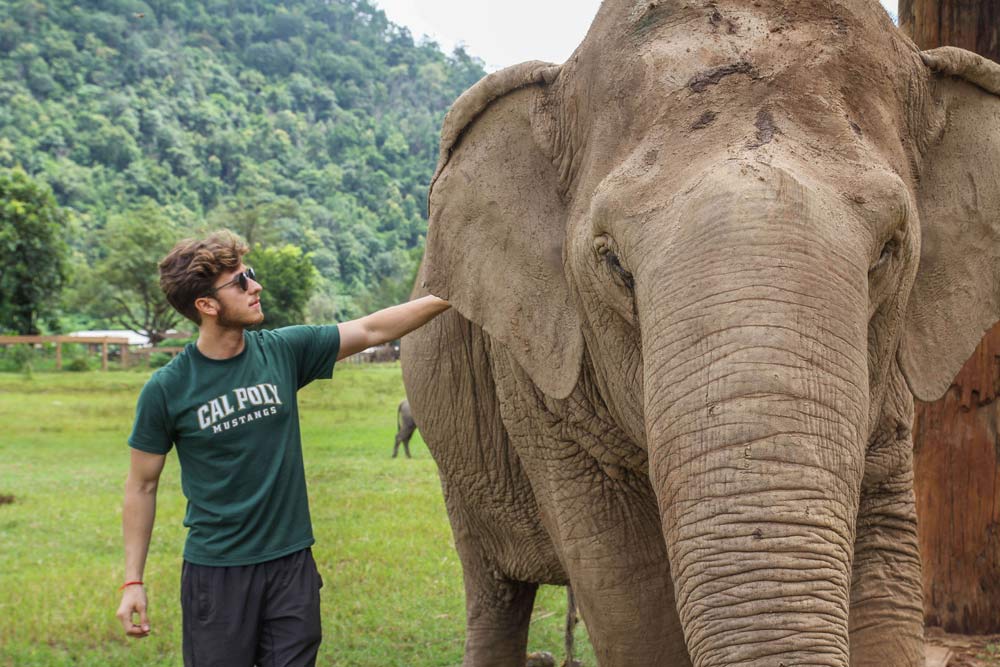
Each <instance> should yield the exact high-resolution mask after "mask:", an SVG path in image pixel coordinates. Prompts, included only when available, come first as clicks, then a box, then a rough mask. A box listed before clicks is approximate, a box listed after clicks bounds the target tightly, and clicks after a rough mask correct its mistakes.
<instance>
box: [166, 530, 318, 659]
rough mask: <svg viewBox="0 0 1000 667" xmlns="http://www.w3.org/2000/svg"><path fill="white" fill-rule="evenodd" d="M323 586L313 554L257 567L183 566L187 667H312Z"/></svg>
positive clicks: (307, 552)
mask: <svg viewBox="0 0 1000 667" xmlns="http://www.w3.org/2000/svg"><path fill="white" fill-rule="evenodd" d="M322 586H323V580H322V579H321V578H320V576H319V572H318V571H317V570H316V561H314V560H313V556H312V550H310V549H303V550H302V551H297V552H295V553H293V554H289V555H287V556H284V557H282V558H278V559H275V560H271V561H267V562H265V563H257V564H255V565H238V566H232V567H210V566H207V565H195V564H194V563H189V562H187V561H185V562H184V568H183V570H182V572H181V611H182V613H183V617H184V665H185V667H252V666H253V665H256V666H257V667H302V666H309V667H312V666H313V665H315V664H316V653H317V652H318V651H319V643H320V637H321V630H320V612H319V589H320V588H322Z"/></svg>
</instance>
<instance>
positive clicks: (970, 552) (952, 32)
mask: <svg viewBox="0 0 1000 667" xmlns="http://www.w3.org/2000/svg"><path fill="white" fill-rule="evenodd" d="M899 19H900V26H901V27H902V28H903V29H904V30H905V31H906V32H907V33H908V34H909V35H910V37H911V38H912V39H913V41H914V42H916V44H917V46H918V47H920V48H921V49H931V48H936V47H939V46H958V47H961V48H964V49H967V50H969V51H975V52H977V53H979V54H980V55H983V56H986V57H988V58H991V59H993V60H998V61H1000V0H900V2H899ZM998 393H1000V325H998V326H995V327H993V329H991V330H990V331H989V332H988V333H987V334H986V337H985V338H983V340H982V342H981V343H980V344H979V347H978V348H976V351H975V353H974V354H973V356H972V357H971V358H970V359H969V361H968V362H966V364H965V366H964V367H963V368H962V370H961V372H960V373H959V375H958V377H957V378H955V380H954V382H953V383H952V386H951V388H950V389H949V390H948V393H947V394H946V395H945V396H944V397H943V398H942V399H941V400H939V401H936V402H934V403H921V402H919V401H918V402H917V403H916V406H915V415H914V426H913V451H914V477H915V483H914V491H915V495H916V503H917V516H918V518H919V539H920V554H921V559H922V561H923V580H924V581H923V586H924V618H925V620H926V622H927V623H928V624H929V625H939V626H942V627H944V629H945V630H948V631H950V632H963V633H983V634H988V633H996V632H1000V436H998V433H1000V403H998V402H997V400H996V399H997V395H998Z"/></svg>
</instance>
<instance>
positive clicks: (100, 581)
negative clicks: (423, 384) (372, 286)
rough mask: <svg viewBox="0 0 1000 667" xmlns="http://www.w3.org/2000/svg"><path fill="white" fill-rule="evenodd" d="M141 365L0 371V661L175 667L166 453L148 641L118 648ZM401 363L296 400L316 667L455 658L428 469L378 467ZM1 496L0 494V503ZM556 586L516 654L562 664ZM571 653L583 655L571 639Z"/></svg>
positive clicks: (350, 372)
mask: <svg viewBox="0 0 1000 667" xmlns="http://www.w3.org/2000/svg"><path fill="white" fill-rule="evenodd" d="M148 375H149V371H119V372H114V371H113V372H109V373H100V372H89V373H47V372H36V373H34V375H33V376H32V377H31V378H30V379H27V378H25V377H24V376H22V375H20V374H14V373H0V429H2V430H0V502H2V503H3V504H0V667H14V666H17V667H23V666H30V667H49V666H54V665H86V666H91V665H92V666H94V667H97V666H101V667H107V666H115V665H143V666H144V667H147V666H166V665H170V666H176V665H180V664H182V660H181V654H180V644H181V630H180V628H181V619H180V608H179V603H178V591H179V586H180V582H179V579H180V569H181V549H182V546H183V541H184V528H183V526H182V525H181V520H182V518H183V513H184V499H183V497H182V496H181V492H180V480H179V475H178V467H177V460H176V457H175V456H174V455H173V454H171V455H170V456H169V457H168V460H167V466H166V469H165V471H164V476H163V479H162V481H161V485H160V492H159V498H158V508H157V521H156V528H155V531H154V533H153V543H152V546H151V548H150V555H149V559H148V562H147V566H146V574H145V580H146V582H147V589H148V592H149V597H150V620H151V623H152V626H153V634H152V635H151V636H150V637H149V638H147V639H144V640H141V641H129V640H126V639H125V637H124V635H123V633H122V630H121V626H120V625H119V624H118V621H117V619H115V617H114V613H115V611H116V609H117V607H118V602H119V599H120V594H119V593H118V590H117V587H118V585H119V584H120V583H121V581H122V573H123V564H122V559H123V555H122V546H121V500H122V497H121V496H122V488H123V485H124V480H125V475H126V472H127V464H128V446H127V445H126V443H125V439H126V438H127V436H128V434H129V431H130V428H131V421H132V415H133V409H134V406H135V398H136V396H137V394H138V392H139V390H140V389H141V387H142V385H143V383H144V382H145V380H146V378H147V377H148ZM403 395H404V394H403V387H402V381H401V378H400V370H399V366H398V365H395V364H386V365H375V366H353V365H344V366H341V367H339V368H338V369H337V372H336V373H335V376H334V380H333V381H332V382H315V383H313V384H312V385H310V386H309V387H307V388H306V389H304V390H303V391H302V392H301V393H300V395H299V396H300V406H301V414H302V432H303V440H304V449H305V458H306V474H307V476H308V483H309V492H310V502H311V507H312V514H313V524H314V530H315V533H316V540H317V543H316V545H315V546H314V547H313V552H314V554H315V557H316V560H317V562H318V564H319V568H320V572H321V574H322V575H323V579H324V582H325V586H324V588H323V629H324V643H323V647H322V649H321V652H320V660H319V664H320V665H351V666H354V665H357V666H372V667H374V666H376V665H377V666H379V667H383V666H386V665H410V666H415V667H422V666H427V667H430V666H432V665H440V666H444V665H458V664H460V662H461V655H462V644H463V641H464V639H463V637H464V616H465V614H464V604H463V593H462V575H461V567H460V566H459V562H458V557H457V555H456V554H455V550H454V546H453V544H452V536H451V530H450V528H449V527H448V521H447V517H446V515H445V511H444V503H443V501H442V498H441V489H440V486H439V483H438V478H437V472H436V469H435V467H434V462H433V460H432V459H431V458H430V455H429V453H428V452H427V449H426V447H425V446H424V445H423V442H422V441H420V439H419V436H417V437H415V438H414V441H413V442H412V443H411V450H412V452H413V455H414V459H413V460H406V459H404V458H399V459H391V458H390V454H391V451H392V441H393V434H394V433H395V408H396V404H397V403H398V401H399V400H400V399H401V398H402V397H403ZM5 496H13V502H3V500H4V498H2V497H5ZM564 613H565V594H564V591H563V589H561V588H555V587H544V588H543V589H542V590H541V591H540V593H539V597H538V601H537V602H536V605H535V614H534V618H533V621H532V629H531V638H530V647H529V648H530V650H547V651H550V652H551V653H553V654H554V655H555V656H556V658H557V661H560V662H561V660H562V645H563V630H562V626H563V615H564ZM577 639H578V641H577V652H578V654H580V653H582V656H580V657H582V659H583V660H584V663H585V664H587V665H594V664H595V661H594V659H593V655H592V653H591V649H590V646H589V644H588V643H587V641H586V639H585V631H584V629H583V628H582V627H581V628H580V629H579V630H578V631H577Z"/></svg>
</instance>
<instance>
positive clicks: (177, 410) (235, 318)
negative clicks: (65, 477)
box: [118, 232, 449, 667]
mask: <svg viewBox="0 0 1000 667" xmlns="http://www.w3.org/2000/svg"><path fill="white" fill-rule="evenodd" d="M246 252H247V247H246V246H245V245H244V244H243V243H242V242H241V241H240V240H239V239H238V238H237V237H236V236H234V235H232V234H230V233H229V232H218V233H215V234H213V235H211V236H209V237H208V238H206V239H202V240H192V239H188V240H185V241H181V242H180V243H178V244H177V245H176V246H175V247H174V249H173V250H172V251H171V252H170V254H169V255H167V257H166V258H165V259H164V260H163V261H162V262H160V286H161V287H162V288H163V291H164V292H165V293H166V296H167V300H168V301H169V302H170V304H171V305H172V306H173V307H174V308H176V309H177V310H178V311H179V312H180V313H181V314H182V315H184V316H185V317H187V318H188V319H190V320H192V321H193V322H195V324H197V325H198V340H197V342H196V343H192V344H189V345H188V346H187V347H186V348H185V349H184V351H183V352H182V353H181V354H179V355H177V357H176V358H175V359H174V360H173V361H171V362H170V363H169V364H168V365H167V366H165V367H163V368H162V369H160V370H158V371H157V372H156V373H154V374H153V376H152V377H151V378H150V380H149V382H147V383H146V386H145V387H144V388H143V390H142V393H141V394H140V396H139V401H138V404H137V407H136V417H135V425H134V427H133V431H132V435H131V436H130V437H129V445H131V448H132V449H131V457H132V458H131V465H130V467H129V474H128V480H127V482H126V484H125V504H124V509H123V514H122V529H123V533H124V538H125V583H124V584H123V586H122V600H121V605H120V606H119V608H118V618H119V620H120V621H121V623H122V626H123V627H124V629H125V634H126V635H128V636H130V637H145V636H146V635H148V634H149V632H150V624H149V619H148V615H147V607H146V605H147V601H146V592H145V589H144V587H143V583H142V575H143V569H144V567H145V562H146V554H147V552H148V549H149V540H150V535H151V533H152V530H153V518H154V515H155V511H156V489H157V483H158V480H159V478H160V472H161V471H162V470H163V464H164V459H165V457H166V454H167V452H168V451H170V448H171V447H172V446H176V447H177V457H178V460H179V461H180V466H181V485H182V488H183V491H184V495H185V497H186V498H187V500H188V507H187V514H186V516H185V518H184V524H185V525H186V526H187V527H188V529H189V531H188V537H187V542H186V544H185V547H184V567H183V571H182V575H181V610H182V614H183V626H184V627H183V638H184V639H183V652H184V664H185V665H187V666H188V667H191V666H192V665H198V667H203V666H205V667H207V666H208V665H220V666H221V665H225V666H226V667H230V666H232V667H239V666H246V667H249V666H250V665H254V664H256V665H260V666H264V665H266V666H267V667H271V666H272V665H274V666H277V665H282V666H287V667H292V666H298V665H313V664H315V661H316V653H317V651H318V649H319V643H320V614H319V588H320V587H321V586H322V580H321V579H320V576H319V573H318V572H317V571H316V564H315V562H314V561H313V558H312V553H311V551H310V545H312V544H313V542H314V540H313V534H312V525H311V523H310V519H309V506H308V501H307V498H306V485H305V474H304V471H303V466H302V448H301V439H300V435H299V416H298V407H297V403H296V392H297V391H298V390H299V389H301V388H302V387H304V386H305V385H307V384H308V383H310V382H311V381H313V380H315V379H318V378H329V377H330V376H331V375H332V373H333V365H334V362H335V361H336V360H339V359H343V358H344V357H347V356H350V355H352V354H354V353H356V352H359V351H361V350H363V349H365V348H367V347H370V346H372V345H378V344H380V343H384V342H386V341H390V340H394V339H396V338H400V337H401V336H403V335H404V334H406V333H408V332H410V331H412V330H414V329H416V328H417V327H419V326H421V325H422V324H424V323H425V322H427V321H428V320H430V319H431V318H433V317H434V316H435V315H438V314H439V313H441V312H443V311H444V310H446V309H447V308H448V307H449V306H448V303H447V302H446V301H443V300H441V299H438V298H437V297H424V298H422V299H417V300H415V301H411V302H409V303H405V304H402V305H399V306H393V307H391V308H386V309H385V310H380V311H378V312H376V313H373V314H372V315H368V316H367V317H363V318H361V319H358V320H354V321H351V322H346V323H344V324H339V325H333V326H293V327H286V328H283V329H276V330H274V331H266V330H265V331H247V330H246V327H249V326H252V325H255V324H259V323H261V322H262V321H263V320H264V313H263V310H262V307H261V298H260V295H261V291H262V289H263V288H262V287H261V285H260V283H258V282H257V280H256V275H255V274H254V271H253V269H251V268H249V267H247V266H245V265H244V264H243V255H244V254H245V253H246Z"/></svg>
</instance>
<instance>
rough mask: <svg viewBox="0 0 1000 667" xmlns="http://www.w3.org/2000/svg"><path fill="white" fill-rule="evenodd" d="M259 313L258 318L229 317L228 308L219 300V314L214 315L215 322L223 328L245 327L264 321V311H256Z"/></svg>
mask: <svg viewBox="0 0 1000 667" xmlns="http://www.w3.org/2000/svg"><path fill="white" fill-rule="evenodd" d="M258 312H259V313H260V318H259V319H255V320H250V321H246V320H239V319H237V318H235V317H231V316H230V314H229V309H228V308H226V306H225V305H223V304H222V303H221V302H220V303H219V314H218V315H216V316H215V323H216V324H217V325H218V326H219V327H221V328H223V329H245V328H247V327H252V326H253V325H255V324H260V323H261V322H263V321H264V312H263V311H258Z"/></svg>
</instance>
